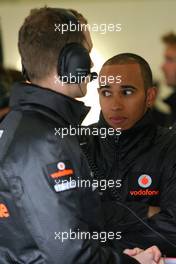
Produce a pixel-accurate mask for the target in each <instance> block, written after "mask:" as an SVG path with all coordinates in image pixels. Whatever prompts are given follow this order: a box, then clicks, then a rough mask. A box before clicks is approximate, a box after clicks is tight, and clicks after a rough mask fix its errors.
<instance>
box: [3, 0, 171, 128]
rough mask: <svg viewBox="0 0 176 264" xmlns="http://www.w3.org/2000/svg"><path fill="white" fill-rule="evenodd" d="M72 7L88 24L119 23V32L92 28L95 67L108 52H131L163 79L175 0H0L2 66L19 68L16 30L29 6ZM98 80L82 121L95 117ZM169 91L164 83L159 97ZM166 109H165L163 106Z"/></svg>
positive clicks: (92, 90)
mask: <svg viewBox="0 0 176 264" xmlns="http://www.w3.org/2000/svg"><path fill="white" fill-rule="evenodd" d="M44 5H47V6H52V7H63V8H74V9H77V10H78V11H80V12H81V13H83V15H84V16H85V17H86V18H87V19H88V22H89V24H91V25H92V24H94V23H96V24H99V25H100V24H101V23H103V24H104V23H106V24H109V23H114V24H118V23H120V24H122V26H121V27H122V30H121V32H107V33H106V34H100V32H92V39H93V43H94V50H93V52H92V59H93V61H94V64H95V69H96V70H99V69H100V67H101V64H102V63H103V62H104V61H105V60H106V59H108V58H110V57H111V56H113V55H115V54H117V53H120V52H134V53H137V54H139V55H141V56H143V57H144V58H145V59H146V60H147V61H148V62H149V63H150V65H151V67H152V70H153V73H154V77H155V78H156V79H159V80H162V79H163V76H162V72H161V70H160V65H161V63H162V52H163V46H162V43H161V41H160V37H161V36H162V35H163V34H165V33H166V32H168V31H171V30H174V31H176V0H116V1H115V0H114V1H113V0H109V1H99V0H94V1H93V0H89V1H88V0H84V1H83V0H82V1H81V0H72V1H71V0H65V1H25V0H23V1H17V0H16V1H15V0H14V1H2V0H0V17H1V27H2V34H3V48H4V60H5V66H7V67H14V68H19V65H20V57H19V54H18V50H17V36H18V30H19V27H20V26H21V24H22V23H23V20H24V18H25V16H27V15H28V14H29V10H30V9H31V8H36V7H42V6H44ZM96 87H97V83H96V82H95V84H93V83H91V84H90V85H89V89H88V95H87V96H86V97H85V98H84V101H85V102H86V104H88V105H91V106H92V110H91V112H90V114H89V115H88V117H87V119H86V121H85V123H86V124H87V123H92V122H95V121H96V120H97V119H98V113H99V107H98V95H97V91H96ZM167 93H169V89H168V88H166V87H164V86H163V89H162V93H161V95H160V96H161V97H163V96H165V95H166V94H167ZM166 110H167V109H166Z"/></svg>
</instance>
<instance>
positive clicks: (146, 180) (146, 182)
mask: <svg viewBox="0 0 176 264" xmlns="http://www.w3.org/2000/svg"><path fill="white" fill-rule="evenodd" d="M138 184H139V186H140V187H142V188H148V187H150V186H151V184H152V178H151V177H150V176H149V175H147V174H143V175H141V176H140V177H139V179H138Z"/></svg>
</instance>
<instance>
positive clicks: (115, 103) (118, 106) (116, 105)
mask: <svg viewBox="0 0 176 264" xmlns="http://www.w3.org/2000/svg"><path fill="white" fill-rule="evenodd" d="M111 109H112V110H113V111H117V110H122V109H123V100H122V98H121V97H120V96H116V97H114V98H113V100H112V105H111Z"/></svg>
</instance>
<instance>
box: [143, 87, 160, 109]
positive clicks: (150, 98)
mask: <svg viewBox="0 0 176 264" xmlns="http://www.w3.org/2000/svg"><path fill="white" fill-rule="evenodd" d="M157 93H158V91H157V89H156V87H150V88H148V89H147V100H146V106H147V108H152V107H153V105H154V103H155V100H156V97H157Z"/></svg>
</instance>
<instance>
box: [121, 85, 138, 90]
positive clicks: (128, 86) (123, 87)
mask: <svg viewBox="0 0 176 264" xmlns="http://www.w3.org/2000/svg"><path fill="white" fill-rule="evenodd" d="M120 88H122V89H126V88H130V89H133V90H137V87H135V86H133V85H130V84H126V85H121V86H120Z"/></svg>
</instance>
